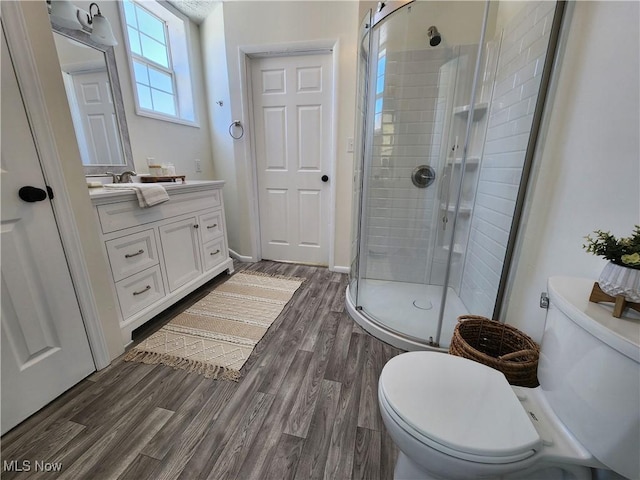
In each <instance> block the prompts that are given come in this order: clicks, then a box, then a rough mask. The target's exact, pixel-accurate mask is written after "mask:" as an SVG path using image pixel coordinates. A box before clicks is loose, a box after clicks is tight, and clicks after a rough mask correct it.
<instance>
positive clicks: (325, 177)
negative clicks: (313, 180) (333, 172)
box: [320, 175, 329, 182]
mask: <svg viewBox="0 0 640 480" xmlns="http://www.w3.org/2000/svg"><path fill="white" fill-rule="evenodd" d="M320 180H322V181H323V182H328V181H329V177H327V176H326V175H322V177H320Z"/></svg>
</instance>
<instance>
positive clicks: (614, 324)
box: [538, 277, 640, 479]
mask: <svg viewBox="0 0 640 480" xmlns="http://www.w3.org/2000/svg"><path fill="white" fill-rule="evenodd" d="M593 283H594V281H593V280H588V279H582V278H572V277H551V278H550V279H549V281H548V290H549V300H550V304H549V310H548V312H547V321H546V324H545V330H544V334H543V337H542V342H541V351H540V363H539V367H538V379H539V381H540V385H541V387H542V389H543V390H544V392H545V396H546V398H547V399H548V401H549V404H550V405H551V407H552V408H553V410H554V412H555V413H556V414H557V415H558V417H559V418H560V420H561V421H562V422H563V423H564V424H565V425H566V426H567V428H568V429H569V430H570V431H571V433H573V435H574V436H575V437H576V438H577V439H578V440H579V441H580V442H581V443H582V444H583V445H584V446H585V448H587V449H588V450H589V451H590V452H591V453H592V454H593V456H594V457H596V458H597V459H598V460H599V461H600V462H602V463H603V464H604V465H606V466H607V467H609V468H610V469H611V470H613V471H615V472H617V473H619V474H620V475H623V476H625V477H627V478H630V479H638V478H640V459H639V458H638V452H640V315H638V314H636V312H633V311H631V313H630V311H629V310H628V309H627V311H626V312H625V315H624V316H625V317H627V318H614V317H613V316H612V315H611V314H612V312H613V307H612V304H595V303H591V302H589V294H590V293H591V289H592V287H593Z"/></svg>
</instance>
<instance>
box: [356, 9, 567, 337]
mask: <svg viewBox="0 0 640 480" xmlns="http://www.w3.org/2000/svg"><path fill="white" fill-rule="evenodd" d="M514 3H516V4H517V5H514ZM560 12H561V8H557V7H556V4H555V2H548V1H536V2H527V1H524V2H490V4H489V3H487V4H485V3H484V2H475V1H469V2H446V1H442V2H432V1H416V2H404V3H403V2H395V3H393V4H389V5H387V6H385V4H384V3H380V4H379V7H378V9H377V11H375V12H369V13H368V14H367V15H366V16H365V18H364V19H363V22H362V25H361V37H360V40H361V42H360V45H359V56H358V58H359V61H358V97H357V98H358V105H357V119H356V120H357V121H356V136H357V141H356V152H355V164H356V168H355V175H354V202H353V205H354V215H353V218H354V224H353V244H352V264H351V273H350V282H349V287H348V290H347V300H346V302H347V309H348V311H349V313H350V314H351V316H352V317H353V318H354V319H355V320H356V321H357V322H358V323H359V324H361V325H362V326H363V327H364V328H365V329H367V330H368V331H369V332H371V333H373V334H374V335H376V336H378V337H379V338H381V339H383V340H385V341H387V342H389V343H391V344H393V345H396V346H398V347H401V348H405V349H417V348H438V347H440V348H446V347H448V345H449V340H450V338H451V335H452V332H453V328H454V326H455V323H456V319H457V317H458V316H459V315H461V314H465V313H474V314H479V315H485V316H488V317H496V318H497V317H498V310H499V308H496V305H500V303H501V302H500V299H499V297H501V296H502V292H503V291H504V285H505V281H506V277H507V272H508V265H509V262H510V256H511V251H512V248H513V244H514V238H515V230H516V226H517V223H518V218H519V214H520V211H521V208H522V202H523V199H524V188H525V185H526V183H527V178H528V173H529V170H530V166H531V158H532V153H533V144H534V140H535V135H536V132H537V129H538V125H539V121H540V118H541V113H542V106H543V103H544V102H543V100H544V92H545V89H546V83H547V81H548V75H549V71H550V68H551V62H550V61H545V60H547V57H549V58H551V57H552V51H551V53H549V52H548V46H549V45H552V44H553V45H555V41H556V40H555V36H556V34H557V30H558V27H559V17H560ZM553 45H552V47H553ZM551 50H553V48H552V49H551ZM541 87H542V88H541ZM539 92H543V94H540V95H539Z"/></svg>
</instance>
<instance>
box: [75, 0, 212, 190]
mask: <svg viewBox="0 0 640 480" xmlns="http://www.w3.org/2000/svg"><path fill="white" fill-rule="evenodd" d="M74 4H75V5H77V6H78V7H79V8H82V9H84V10H88V9H89V4H90V2H89V1H75V2H74ZM94 10H95V8H94ZM100 11H101V12H102V14H103V15H104V16H105V17H107V19H108V20H109V23H110V24H111V27H112V29H113V34H114V35H115V37H116V39H117V40H118V45H117V46H116V47H114V48H115V56H116V63H117V66H118V77H119V78H120V85H121V88H122V98H123V100H124V106H125V116H126V118H127V124H128V127H129V135H130V137H131V150H132V152H133V160H134V163H135V169H136V172H138V173H148V169H147V157H153V158H155V160H156V161H158V162H160V163H161V162H171V163H173V164H174V165H175V166H176V173H177V174H179V175H183V174H184V175H186V176H187V180H189V179H193V180H197V179H200V180H212V179H215V176H214V174H213V156H212V151H211V136H210V130H209V117H208V112H207V103H206V99H207V98H206V90H205V85H204V75H203V66H202V54H201V50H200V31H199V27H198V25H196V24H195V23H193V22H190V28H191V47H192V51H191V58H190V66H191V71H192V81H193V89H194V97H195V99H196V112H197V116H198V120H199V123H200V126H199V127H191V126H187V125H180V124H177V123H172V122H165V121H163V120H156V119H153V118H149V117H142V116H139V115H136V111H135V98H134V96H133V86H132V83H131V73H130V69H129V60H128V58H127V52H126V42H125V38H124V35H123V30H122V23H121V21H120V7H119V5H118V2H101V3H100ZM196 158H198V159H200V160H201V163H202V173H196V171H195V163H194V160H195V159H196Z"/></svg>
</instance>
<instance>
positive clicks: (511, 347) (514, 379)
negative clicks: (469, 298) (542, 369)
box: [449, 315, 540, 387]
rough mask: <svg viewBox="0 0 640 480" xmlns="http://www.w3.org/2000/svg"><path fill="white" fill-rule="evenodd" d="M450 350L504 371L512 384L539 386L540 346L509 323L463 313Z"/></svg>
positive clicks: (459, 318)
mask: <svg viewBox="0 0 640 480" xmlns="http://www.w3.org/2000/svg"><path fill="white" fill-rule="evenodd" d="M449 353H450V354H452V355H457V356H459V357H464V358H468V359H470V360H475V361H476V362H480V363H483V364H485V365H487V366H489V367H491V368H495V369H496V370H499V371H501V372H502V373H503V374H504V376H505V377H507V380H508V381H509V383H510V384H511V385H519V386H521V387H537V386H538V385H539V383H538V377H537V370H538V358H539V356H540V347H539V346H538V344H537V343H535V342H534V341H533V340H532V339H531V338H530V337H529V336H527V335H525V334H524V333H522V332H521V331H520V330H518V329H516V328H514V327H512V326H510V325H507V324H502V323H500V322H496V321H494V320H490V319H488V318H486V317H481V316H478V315H461V316H460V317H458V324H457V325H456V327H455V329H454V331H453V337H452V338H451V345H450V346H449Z"/></svg>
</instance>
